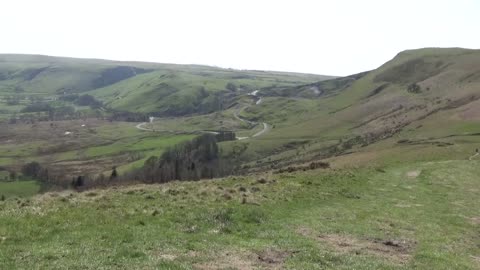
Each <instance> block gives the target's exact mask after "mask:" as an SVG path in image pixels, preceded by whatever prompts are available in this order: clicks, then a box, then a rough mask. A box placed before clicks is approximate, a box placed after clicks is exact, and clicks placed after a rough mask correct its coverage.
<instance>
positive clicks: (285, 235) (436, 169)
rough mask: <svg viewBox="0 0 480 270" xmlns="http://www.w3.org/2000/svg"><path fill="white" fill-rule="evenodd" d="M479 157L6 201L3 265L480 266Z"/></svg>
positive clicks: (0, 215) (1, 228)
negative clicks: (475, 158)
mask: <svg viewBox="0 0 480 270" xmlns="http://www.w3.org/2000/svg"><path fill="white" fill-rule="evenodd" d="M479 174H480V161H476V160H471V161H470V160H454V161H435V162H420V163H402V164H395V165H388V166H383V167H376V168H362V169H342V170H336V169H329V170H316V171H307V172H301V173H296V174H288V173H287V174H265V175H257V176H250V177H230V178H227V179H218V180H212V181H199V182H172V183H167V184H163V185H136V186H130V187H113V188H109V189H100V190H91V191H86V192H83V193H76V192H71V191H64V192H60V193H47V194H43V195H37V196H35V197H32V198H29V199H18V198H7V199H6V200H5V201H0V269H15V268H19V269H46V268H49V269H478V268H480V246H479V243H480V237H479V229H480V200H479V196H480V188H479V178H478V175H479Z"/></svg>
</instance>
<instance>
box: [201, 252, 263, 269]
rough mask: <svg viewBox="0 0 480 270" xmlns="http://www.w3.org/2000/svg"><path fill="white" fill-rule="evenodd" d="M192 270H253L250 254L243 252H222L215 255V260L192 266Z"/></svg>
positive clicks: (253, 265)
mask: <svg viewBox="0 0 480 270" xmlns="http://www.w3.org/2000/svg"><path fill="white" fill-rule="evenodd" d="M194 269H199V270H221V269H237V270H251V269H255V264H254V261H253V260H252V254H249V253H245V252H231V251H229V252H223V253H220V254H216V256H215V259H213V260H211V261H208V262H203V263H198V264H195V265H194Z"/></svg>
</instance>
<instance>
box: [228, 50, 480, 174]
mask: <svg viewBox="0 0 480 270" xmlns="http://www.w3.org/2000/svg"><path fill="white" fill-rule="evenodd" d="M346 81H348V83H345V82H346ZM334 85H337V86H338V87H333V86H334ZM311 87H317V88H316V89H323V90H325V91H323V92H319V93H318V95H316V96H315V97H308V98H306V97H302V95H303V94H302V93H304V91H307V90H308V89H311ZM295 89H296V90H295V91H296V92H295V91H294V89H290V90H288V88H279V89H278V91H277V92H275V91H272V90H271V89H267V90H265V95H267V96H270V97H266V98H264V101H263V103H262V104H260V105H256V106H251V107H249V108H248V109H246V110H244V112H243V116H244V117H247V118H249V119H255V120H256V121H261V122H267V123H269V124H271V125H273V126H274V128H273V129H272V130H271V131H270V132H269V133H268V134H266V135H264V136H262V137H261V138H256V139H252V140H249V141H248V142H247V141H245V142H235V143H230V144H231V145H230V146H228V147H227V148H229V149H230V148H235V147H236V148H242V146H241V145H240V144H244V146H243V149H245V150H244V152H243V158H245V160H254V161H255V162H254V164H252V165H255V166H256V165H258V164H262V163H263V164H264V165H265V166H268V167H270V166H283V165H282V164H284V163H282V161H284V162H285V163H289V162H292V160H296V161H301V160H309V159H318V158H321V157H324V156H328V155H332V154H342V153H349V152H352V151H361V150H362V149H361V148H362V147H361V146H365V145H368V144H371V143H374V142H376V141H379V140H385V139H388V138H392V140H395V141H398V140H402V139H403V140H409V139H411V140H416V139H420V138H421V139H423V140H424V142H423V143H424V144H427V143H428V142H429V141H430V142H432V141H434V140H435V138H436V137H439V136H440V134H441V136H443V137H446V138H445V139H446V140H450V141H451V142H450V143H452V144H453V145H446V146H445V148H446V149H447V150H448V149H449V148H450V147H454V145H457V144H459V145H462V144H463V142H464V140H463V138H462V137H459V136H458V135H460V134H462V133H463V134H470V136H469V140H471V141H472V145H470V147H478V146H479V145H478V144H477V143H480V141H479V140H477V137H475V136H474V134H475V133H477V132H478V128H477V126H478V125H477V120H478V117H479V116H478V113H479V111H478V110H477V109H476V108H477V105H478V101H477V100H478V99H479V98H480V93H479V92H478V89H480V51H478V50H465V49H436V48H432V49H421V50H413V51H406V52H402V53H400V54H399V55H397V56H396V57H395V58H394V59H392V60H391V61H389V62H387V63H386V64H385V65H383V66H381V67H379V68H378V69H376V70H373V71H370V72H368V73H364V74H360V75H355V76H351V77H347V78H342V79H335V80H333V81H323V82H319V83H317V84H308V85H306V86H303V87H297V88H295ZM302 89H306V90H302ZM287 90H288V91H287ZM292 91H293V92H292ZM308 91H310V90H308ZM310 92H311V91H310ZM262 94H263V92H262V91H260V95H262ZM356 137H358V139H357V140H356V141H355V138H356ZM346 143H348V145H346ZM352 144H353V145H352ZM235 145H236V146H235ZM354 145H356V146H354ZM394 145H395V144H394ZM433 145H435V143H433ZM245 146H247V147H246V148H245ZM352 146H354V147H353V148H352ZM383 146H384V147H386V145H383ZM332 147H335V149H336V150H337V151H335V149H333V148H332ZM391 147H393V146H391ZM351 148H352V149H351ZM466 155H467V153H464V156H466ZM240 157H242V155H241V156H240Z"/></svg>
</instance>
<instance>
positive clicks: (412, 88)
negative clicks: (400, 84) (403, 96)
mask: <svg viewBox="0 0 480 270" xmlns="http://www.w3.org/2000/svg"><path fill="white" fill-rule="evenodd" d="M407 91H408V92H409V93H414V94H419V93H421V92H422V88H421V87H420V85H418V84H416V83H412V84H409V85H408V87H407Z"/></svg>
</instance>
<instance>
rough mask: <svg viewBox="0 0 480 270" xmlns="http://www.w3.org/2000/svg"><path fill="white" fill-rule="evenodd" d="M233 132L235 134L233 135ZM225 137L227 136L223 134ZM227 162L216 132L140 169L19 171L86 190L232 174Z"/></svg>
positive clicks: (37, 167)
mask: <svg viewBox="0 0 480 270" xmlns="http://www.w3.org/2000/svg"><path fill="white" fill-rule="evenodd" d="M233 135H234V134H233ZM225 136H227V135H225ZM229 164H230V163H229V162H226V161H224V160H222V158H221V153H220V149H219V147H218V144H217V138H216V135H213V134H204V135H201V136H199V137H197V138H195V139H193V140H191V141H189V142H185V143H182V144H179V145H176V146H173V147H171V148H170V149H168V150H166V151H165V152H164V153H163V154H162V155H161V156H158V157H156V156H154V157H150V158H149V159H148V160H147V161H146V162H145V164H144V166H143V167H142V168H140V169H136V170H133V171H130V172H128V173H126V174H123V175H120V174H119V173H118V171H117V168H116V167H113V168H112V172H111V174H110V175H109V176H105V175H103V174H101V175H99V176H96V177H94V176H91V175H78V176H75V177H72V178H65V176H64V175H59V173H56V174H57V175H55V173H52V171H54V170H50V171H49V169H48V168H46V167H43V166H42V165H41V164H40V163H38V162H35V161H34V162H30V163H27V164H25V165H24V166H23V167H22V174H23V175H25V176H29V177H32V178H34V179H37V180H39V181H42V182H43V183H46V184H48V185H49V186H56V187H62V188H68V187H72V188H74V189H77V190H85V189H88V188H92V187H100V186H112V185H119V184H131V183H142V182H143V183H165V182H169V181H173V180H199V179H202V178H203V179H204V178H214V177H220V176H225V175H227V174H231V173H232V171H233V170H232V166H231V165H229Z"/></svg>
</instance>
